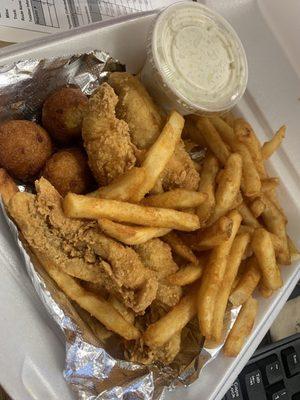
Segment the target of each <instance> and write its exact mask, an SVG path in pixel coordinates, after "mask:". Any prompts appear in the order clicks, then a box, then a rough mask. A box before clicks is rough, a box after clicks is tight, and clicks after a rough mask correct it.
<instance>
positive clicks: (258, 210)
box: [250, 197, 266, 218]
mask: <svg viewBox="0 0 300 400" xmlns="http://www.w3.org/2000/svg"><path fill="white" fill-rule="evenodd" d="M265 207H266V205H265V203H264V202H263V200H262V199H261V198H259V197H257V198H256V199H255V200H253V201H252V203H251V204H250V210H251V212H252V214H253V216H254V218H258V217H260V216H261V214H262V213H263V211H264V209H265Z"/></svg>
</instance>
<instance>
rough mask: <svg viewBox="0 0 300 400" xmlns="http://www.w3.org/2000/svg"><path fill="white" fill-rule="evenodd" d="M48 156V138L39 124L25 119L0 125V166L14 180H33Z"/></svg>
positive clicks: (49, 150) (49, 143) (50, 146)
mask: <svg viewBox="0 0 300 400" xmlns="http://www.w3.org/2000/svg"><path fill="white" fill-rule="evenodd" d="M51 153H52V144H51V139H50V137H49V135H48V133H47V132H46V131H45V130H44V129H43V128H42V127H41V126H39V125H38V124H36V123H34V122H31V121H25V120H11V121H6V122H4V123H2V124H0V166H2V167H3V168H5V169H6V170H7V171H8V173H9V174H10V175H11V176H13V177H14V178H17V179H20V180H22V181H25V182H26V181H30V180H32V179H33V178H34V177H35V176H36V175H37V174H38V173H39V172H40V170H41V169H42V168H43V166H44V165H45V162H46V161H47V159H48V158H49V157H50V156H51Z"/></svg>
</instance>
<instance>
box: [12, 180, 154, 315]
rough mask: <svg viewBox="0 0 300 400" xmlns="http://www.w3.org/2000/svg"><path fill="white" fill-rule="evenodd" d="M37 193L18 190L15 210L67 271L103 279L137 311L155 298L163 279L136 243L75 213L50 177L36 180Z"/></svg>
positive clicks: (26, 230)
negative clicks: (119, 238)
mask: <svg viewBox="0 0 300 400" xmlns="http://www.w3.org/2000/svg"><path fill="white" fill-rule="evenodd" d="M36 189H37V195H33V194H29V193H20V192H19V193H17V194H15V195H14V196H13V197H12V199H11V200H10V203H9V212H10V214H11V215H12V217H13V218H14V219H15V221H16V222H17V224H18V226H19V228H20V230H21V232H22V234H23V235H24V237H25V239H26V240H27V242H28V243H29V245H30V247H31V248H33V250H36V251H37V252H40V253H42V254H45V255H47V257H48V258H50V259H53V261H54V263H55V265H59V266H60V268H61V269H62V270H63V271H64V272H65V273H67V274H69V275H72V276H75V277H77V278H80V279H82V280H86V281H92V282H99V283H101V284H102V285H103V286H104V288H105V289H106V290H107V291H108V292H110V293H112V294H115V296H116V297H118V298H119V299H120V300H121V301H122V302H123V303H124V304H125V305H126V306H128V307H130V308H132V309H133V310H134V311H135V312H143V311H144V310H145V309H146V308H147V307H148V306H149V305H150V304H151V302H152V301H153V300H154V299H155V297H156V292H157V279H156V277H155V276H154V273H153V272H152V271H151V270H149V269H147V268H146V267H145V266H144V265H143V263H142V261H141V259H140V258H139V256H138V255H137V254H136V253H135V251H134V250H133V249H131V248H128V247H125V246H123V245H121V244H120V243H118V242H115V241H114V240H113V239H110V238H107V237H106V236H104V235H103V234H101V233H100V232H99V230H98V226H97V224H96V223H95V222H86V221H81V220H75V219H69V218H67V217H65V215H64V213H63V210H62V207H61V197H60V195H59V193H58V192H57V191H56V190H55V189H54V187H53V186H52V185H51V184H50V183H49V182H48V181H47V180H46V179H44V178H41V179H40V180H39V181H37V182H36Z"/></svg>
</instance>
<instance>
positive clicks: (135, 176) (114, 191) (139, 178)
mask: <svg viewBox="0 0 300 400" xmlns="http://www.w3.org/2000/svg"><path fill="white" fill-rule="evenodd" d="M145 177H146V171H145V169H144V168H137V167H133V168H131V169H130V170H129V171H127V172H125V173H124V174H123V175H121V176H119V177H118V178H116V179H115V180H114V181H113V182H112V183H110V184H109V185H108V186H103V187H101V188H100V189H98V190H95V191H94V192H92V193H89V194H88V196H92V197H101V198H102V199H112V200H120V201H128V200H130V198H131V197H132V196H133V195H134V194H135V192H136V190H137V189H138V188H139V186H140V185H141V184H142V183H143V181H144V179H145Z"/></svg>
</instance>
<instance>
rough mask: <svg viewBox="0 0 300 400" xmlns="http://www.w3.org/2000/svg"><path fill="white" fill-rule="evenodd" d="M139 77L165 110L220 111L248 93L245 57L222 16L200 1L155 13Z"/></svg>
mask: <svg viewBox="0 0 300 400" xmlns="http://www.w3.org/2000/svg"><path fill="white" fill-rule="evenodd" d="M141 80H142V82H143V83H144V85H145V86H146V87H147V89H148V90H149V92H150V93H151V95H152V96H153V97H154V99H155V100H156V101H157V102H158V103H159V104H160V105H161V106H163V107H164V108H165V109H166V110H171V109H176V110H177V111H179V112H180V113H181V114H183V115H185V114H191V113H194V114H204V115H209V114H222V113H224V112H226V111H228V110H230V109H231V108H232V107H234V105H235V104H236V103H237V102H238V101H239V100H240V98H241V97H242V96H243V94H244V92H245V89H246V86H247V80H248V67H247V59H246V55H245V51H244V48H243V45H242V43H241V41H240V39H239V37H238V36H237V34H236V32H235V31H234V29H233V28H232V27H231V25H230V24H229V23H228V22H227V21H226V20H225V19H224V18H223V17H221V16H220V15H218V14H217V13H215V12H214V11H212V10H211V9H209V8H207V7H206V6H204V5H202V4H199V3H194V2H180V3H175V4H173V5H171V6H169V7H167V8H165V9H164V10H162V11H161V12H160V13H159V14H158V16H157V18H156V20H155V22H154V24H153V26H152V29H151V31H150V32H149V36H148V39H147V60H146V63H145V65H144V67H143V69H142V71H141Z"/></svg>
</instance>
